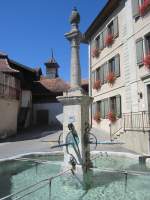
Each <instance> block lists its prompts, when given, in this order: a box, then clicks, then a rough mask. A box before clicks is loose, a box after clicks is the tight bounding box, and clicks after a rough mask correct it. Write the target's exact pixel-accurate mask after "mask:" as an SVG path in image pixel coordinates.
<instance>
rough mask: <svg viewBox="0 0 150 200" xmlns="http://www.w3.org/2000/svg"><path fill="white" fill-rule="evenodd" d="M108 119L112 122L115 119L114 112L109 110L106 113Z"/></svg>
mask: <svg viewBox="0 0 150 200" xmlns="http://www.w3.org/2000/svg"><path fill="white" fill-rule="evenodd" d="M108 119H109V120H110V121H111V122H112V123H114V122H115V121H116V120H117V117H116V114H115V113H114V112H109V113H108Z"/></svg>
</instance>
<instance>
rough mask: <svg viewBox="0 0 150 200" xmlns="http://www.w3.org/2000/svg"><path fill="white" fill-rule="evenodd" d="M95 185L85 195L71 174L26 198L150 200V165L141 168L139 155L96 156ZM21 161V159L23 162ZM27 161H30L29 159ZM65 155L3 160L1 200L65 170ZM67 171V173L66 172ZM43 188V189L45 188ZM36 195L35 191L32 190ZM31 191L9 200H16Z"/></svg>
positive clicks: (111, 153)
mask: <svg viewBox="0 0 150 200" xmlns="http://www.w3.org/2000/svg"><path fill="white" fill-rule="evenodd" d="M91 157H92V162H93V169H92V170H93V178H92V180H93V184H92V187H91V189H89V190H88V191H85V190H83V189H82V184H81V183H80V182H79V181H78V180H77V179H76V177H75V176H74V175H73V174H72V173H71V171H70V172H68V173H66V174H63V175H61V176H57V177H56V178H54V179H53V180H52V181H51V182H49V181H47V182H44V184H43V182H42V183H41V185H40V186H41V188H40V189H38V190H37V191H35V192H31V194H28V195H27V196H25V197H24V198H22V199H24V200H27V199H32V200H46V199H52V200H53V199H54V200H57V199H58V200H64V199H65V200H70V199H72V200H79V199H83V200H85V199H86V200H93V199H94V200H99V199H102V200H105V199H107V200H114V199H116V200H123V199H124V200H127V199H131V200H132V199H133V200H149V199H150V192H149V183H150V162H149V160H148V161H147V165H146V167H145V168H144V169H141V168H140V166H139V164H138V162H139V161H138V158H139V156H138V155H133V154H127V153H113V152H98V151H95V152H92V153H91ZM19 158H20V159H19ZM25 158H26V159H25ZM62 164H63V154H62V153H60V152H56V153H52V154H45V153H44V154H40V153H39V154H37V153H36V154H28V155H21V156H19V157H13V158H10V159H8V160H3V161H1V163H0V198H3V197H4V196H7V195H9V194H12V193H15V192H17V191H20V190H22V189H24V188H26V187H28V186H30V185H32V184H35V183H37V182H39V181H41V180H43V179H46V178H48V177H51V176H56V175H57V174H58V173H60V171H61V170H62ZM64 170H65V169H64ZM42 184H43V185H42ZM30 191H32V190H30ZM30 191H28V190H27V191H26V192H25V191H23V192H22V193H20V194H17V195H15V196H12V197H9V198H7V199H9V200H10V199H11V200H14V199H16V198H19V197H21V196H24V195H25V194H26V193H28V192H30Z"/></svg>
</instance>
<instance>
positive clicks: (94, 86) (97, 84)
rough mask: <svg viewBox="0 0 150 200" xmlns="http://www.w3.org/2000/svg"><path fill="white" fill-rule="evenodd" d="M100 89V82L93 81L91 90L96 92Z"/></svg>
mask: <svg viewBox="0 0 150 200" xmlns="http://www.w3.org/2000/svg"><path fill="white" fill-rule="evenodd" d="M100 88H101V81H100V80H97V81H95V82H94V84H93V89H95V90H98V89H100Z"/></svg>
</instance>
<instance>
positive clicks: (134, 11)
mask: <svg viewBox="0 0 150 200" xmlns="http://www.w3.org/2000/svg"><path fill="white" fill-rule="evenodd" d="M132 16H133V17H137V16H139V0H132Z"/></svg>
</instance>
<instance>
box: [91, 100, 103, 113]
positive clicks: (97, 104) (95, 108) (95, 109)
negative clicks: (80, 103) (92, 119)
mask: <svg viewBox="0 0 150 200" xmlns="http://www.w3.org/2000/svg"><path fill="white" fill-rule="evenodd" d="M100 104H101V102H100V101H97V102H94V103H93V104H92V115H93V116H94V115H95V114H96V113H97V112H100Z"/></svg>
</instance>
